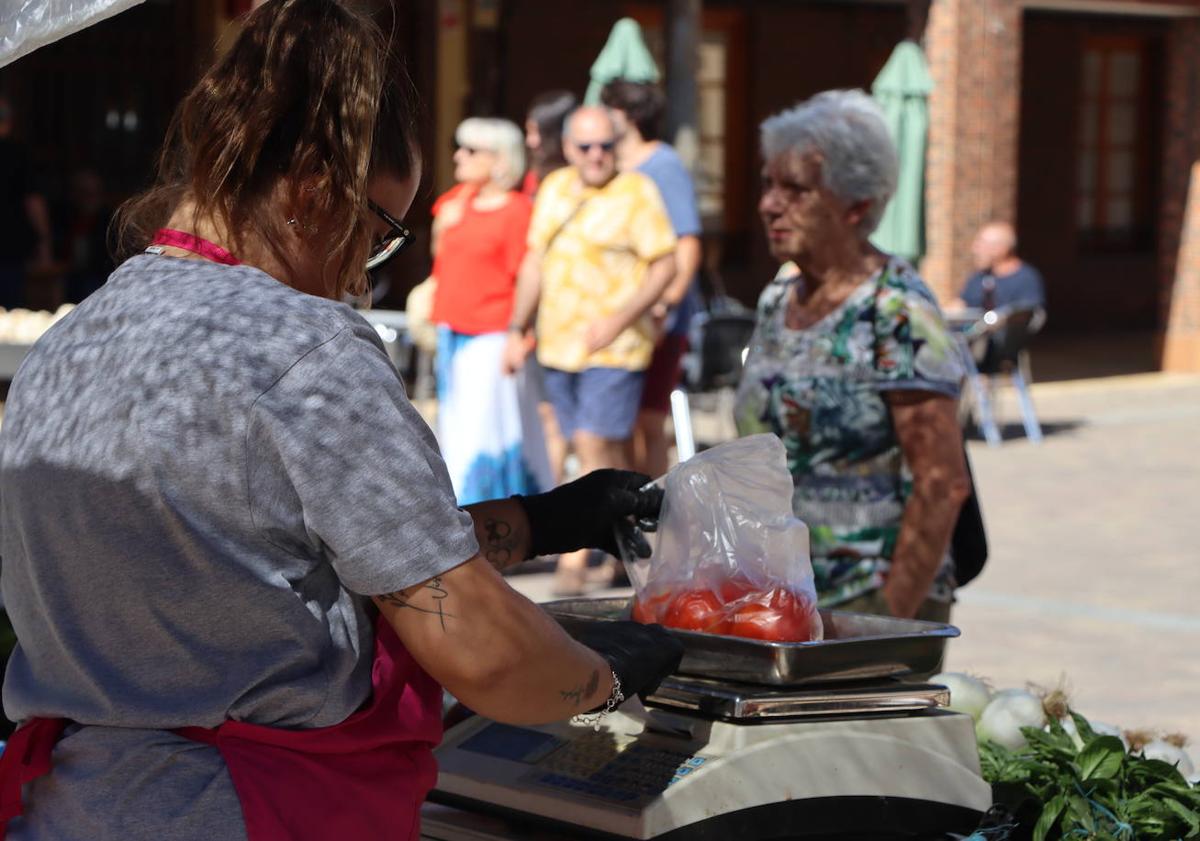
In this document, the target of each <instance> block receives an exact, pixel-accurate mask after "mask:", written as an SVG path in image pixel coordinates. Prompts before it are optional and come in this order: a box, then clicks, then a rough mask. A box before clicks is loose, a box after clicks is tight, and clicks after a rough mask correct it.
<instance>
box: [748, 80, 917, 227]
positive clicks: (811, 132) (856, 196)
mask: <svg viewBox="0 0 1200 841" xmlns="http://www.w3.org/2000/svg"><path fill="white" fill-rule="evenodd" d="M762 152H763V157H764V158H765V159H766V160H768V161H771V160H774V159H775V158H777V157H779V156H781V155H787V154H799V155H816V156H818V157H819V158H820V161H821V178H822V183H823V184H824V185H825V186H826V187H828V188H829V190H830V191H831V192H833V194H834V195H836V196H837V197H838V198H840V199H842V200H843V201H846V202H860V201H870V203H871V206H870V208H869V209H868V210H867V212H866V214H864V216H863V218H862V220H861V221H860V222H859V223H858V226H859V229H860V230H861V231H862V234H863V236H866V235H868V234H870V233H871V232H872V231H874V230H875V228H876V227H877V226H878V225H879V220H880V219H881V218H882V217H883V211H884V208H886V207H887V203H888V201H889V200H890V199H891V197H892V193H894V192H895V191H896V177H897V173H898V170H899V169H900V162H899V160H898V159H897V157H896V145H895V143H893V142H892V137H891V134H890V133H889V132H888V127H887V123H886V122H884V119H883V112H882V111H881V110H880V108H879V105H878V104H876V102H875V100H873V99H872V98H871V97H869V96H868V95H867V94H865V93H863V92H862V91H860V90H835V91H825V92H824V93H819V94H817V95H816V96H814V97H812V98H811V99H808V100H805V101H804V102H801V103H800V104H799V105H796V106H794V107H792V108H789V109H787V110H786V111H781V112H779V113H778V114H776V115H774V116H773V117H769V118H767V119H766V120H764V121H763V124H762Z"/></svg>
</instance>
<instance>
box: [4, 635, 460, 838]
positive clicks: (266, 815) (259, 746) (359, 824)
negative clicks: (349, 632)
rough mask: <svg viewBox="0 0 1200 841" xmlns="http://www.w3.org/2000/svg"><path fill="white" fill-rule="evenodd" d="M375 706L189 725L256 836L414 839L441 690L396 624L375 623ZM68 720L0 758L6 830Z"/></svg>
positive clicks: (430, 771) (39, 726)
mask: <svg viewBox="0 0 1200 841" xmlns="http://www.w3.org/2000/svg"><path fill="white" fill-rule="evenodd" d="M371 684H372V688H373V690H374V691H373V694H372V697H371V701H370V702H369V704H368V705H367V706H366V707H364V708H363V709H361V710H359V711H358V712H356V713H354V714H353V715H351V716H350V717H349V718H347V719H346V720H345V721H343V722H342V723H341V724H336V725H334V726H332V727H321V728H316V729H311V730H285V729H281V728H275V727H263V726H261V725H257V724H246V723H244V722H240V721H227V722H225V723H224V724H222V725H220V726H219V727H216V728H212V729H207V728H202V727H185V728H183V729H181V730H177V731H176V732H177V733H179V734H180V735H182V736H184V737H186V738H188V739H192V740H193V741H197V742H203V743H205V744H209V745H214V746H215V747H216V748H217V750H219V751H220V752H221V756H222V757H223V758H224V760H225V764H226V765H227V766H228V767H229V776H230V777H231V778H232V779H233V785H234V788H235V789H236V790H237V795H238V800H239V801H240V802H241V806H242V817H243V818H244V820H245V823H246V835H247V837H248V839H249V841H326V839H333V838H353V839H361V841H375V839H378V841H385V839H386V841H415V839H416V838H417V836H418V833H419V829H420V810H421V804H422V803H423V802H424V800H425V795H426V794H428V793H429V790H430V789H431V788H433V785H434V783H435V782H436V781H437V764H436V762H435V761H434V758H433V747H434V746H435V745H436V744H437V743H438V741H440V739H441V736H442V723H441V700H442V692H441V687H440V686H438V684H437V683H436V682H435V681H434V680H433V678H431V677H430V676H429V675H428V674H426V673H425V671H424V670H423V669H422V668H421V667H420V666H419V665H417V663H416V661H415V660H413V658H412V655H411V654H409V653H408V650H407V649H405V647H404V645H403V644H402V643H401V642H400V639H399V638H398V637H397V636H396V633H395V632H394V631H393V630H392V628H391V626H390V625H389V624H388V623H387V622H386V621H385V620H384V619H383V618H382V617H380V619H379V621H377V622H376V625H375V662H374V666H373V669H372V675H371ZM65 725H66V722H65V721H63V720H62V719H44V718H43V719H32V720H30V721H28V722H26V723H25V724H23V725H22V726H21V727H20V728H19V729H18V730H17V731H16V733H14V734H13V736H12V738H11V739H10V740H9V743H8V747H7V749H6V750H5V752H4V756H3V757H0V837H2V836H3V833H4V831H6V830H7V826H8V821H9V820H10V819H11V818H13V817H16V816H17V815H20V814H21V786H22V785H24V784H26V783H28V782H30V781H31V780H34V779H36V778H37V777H40V776H41V775H43V774H46V773H48V772H49V770H50V765H51V751H52V750H53V748H54V743H55V742H56V741H58V739H59V737H60V736H61V735H62V731H63V728H64V727H65Z"/></svg>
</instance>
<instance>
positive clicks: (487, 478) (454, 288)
mask: <svg viewBox="0 0 1200 841" xmlns="http://www.w3.org/2000/svg"><path fill="white" fill-rule="evenodd" d="M455 140H456V141H457V143H458V150H457V151H456V152H455V153H454V177H455V180H457V181H458V184H457V185H456V186H455V187H454V188H453V189H451V190H450V191H449V192H447V193H446V194H445V195H443V196H442V197H441V198H439V199H438V200H437V202H435V203H434V206H433V213H434V220H433V251H434V261H433V276H434V277H435V278H436V279H437V291H436V292H435V293H434V297H433V312H432V314H431V320H432V321H433V322H434V323H435V324H437V325H438V354H437V359H438V362H437V374H438V377H437V379H438V439H439V441H440V443H441V446H442V455H443V457H444V458H445V460H446V467H447V468H448V469H449V471H450V479H451V481H452V482H453V483H454V490H455V493H456V494H457V496H458V501H459V503H460V504H462V505H468V504H470V503H473V502H478V501H480V500H484V499H495V498H503V497H507V496H510V495H512V494H518V493H529V492H536V491H539V490H545V489H547V488H549V487H550V486H551V484H552V476H551V472H550V462H549V459H548V458H547V457H546V444H545V440H544V439H543V437H542V430H541V422H540V421H539V419H538V415H537V402H536V395H535V393H534V392H533V391H532V389H531V388H530V386H529V384H528V383H527V375H524V374H522V373H518V374H516V375H512V376H509V375H505V374H503V373H502V372H501V369H500V356H501V353H502V351H503V349H504V342H505V337H506V331H507V329H508V323H509V321H510V319H511V316H512V305H513V294H514V292H515V289H516V280H517V269H518V268H519V267H520V265H521V260H522V258H523V257H524V256H525V234H526V230H527V229H528V227H529V217H530V215H531V214H532V212H533V202H532V201H531V200H530V199H529V197H528V196H525V195H522V194H521V193H520V192H519V191H517V189H516V187H517V184H518V183H519V181H520V178H521V175H522V173H523V172H524V169H525V145H524V137H523V136H522V134H521V131H520V129H518V128H517V127H516V126H515V125H513V124H512V123H510V122H508V121H507V120H499V119H485V118H480V117H474V118H471V119H468V120H465V121H463V123H462V124H461V125H460V126H459V127H458V129H457V131H456V132H455Z"/></svg>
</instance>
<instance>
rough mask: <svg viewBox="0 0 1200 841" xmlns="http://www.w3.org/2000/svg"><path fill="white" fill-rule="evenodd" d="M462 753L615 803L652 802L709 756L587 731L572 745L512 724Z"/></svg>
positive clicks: (492, 727)
mask: <svg viewBox="0 0 1200 841" xmlns="http://www.w3.org/2000/svg"><path fill="white" fill-rule="evenodd" d="M459 749H460V750H464V751H469V752H472V753H479V754H483V755H485V756H490V757H493V758H496V759H504V760H508V761H510V762H520V763H523V764H527V765H532V766H534V767H533V769H532V770H531V771H530V772H529V773H527V774H525V775H523V776H522V778H521V782H522V783H524V784H526V785H530V784H531V785H535V786H539V787H542V788H547V789H552V790H557V791H561V792H570V793H571V794H575V795H582V796H585V797H593V798H597V799H599V800H604V801H607V802H609V803H614V804H630V805H632V804H636V803H638V802H639V801H643V800H649V799H653V798H655V797H657V796H658V795H660V794H662V793H663V792H664V791H666V790H667V789H668V788H669V787H670V786H672V785H674V784H676V783H679V782H682V781H683V780H684V779H686V778H688V777H689V776H690V775H692V774H694V773H696V772H697V771H699V770H700V768H702V767H703V766H704V764H705V763H706V762H707V761H708V757H706V756H702V755H700V754H697V753H691V752H686V751H676V750H667V749H664V748H658V747H651V746H649V745H645V744H639V743H637V742H636V741H632V740H616V739H614V738H613V735H612V734H611V733H607V732H604V731H601V732H596V731H584V732H583V733H582V734H581V735H576V736H575V738H572V739H570V740H567V739H561V738H558V737H557V736H554V735H551V734H549V733H545V732H542V731H538V730H530V729H528V728H524V727H514V726H512V725H508V724H495V723H493V724H489V725H488V726H487V727H485V728H484V729H482V730H480V731H479V732H478V733H476V734H474V735H473V736H471V737H470V738H468V739H465V740H464V741H463V742H462V743H461V745H460V746H459Z"/></svg>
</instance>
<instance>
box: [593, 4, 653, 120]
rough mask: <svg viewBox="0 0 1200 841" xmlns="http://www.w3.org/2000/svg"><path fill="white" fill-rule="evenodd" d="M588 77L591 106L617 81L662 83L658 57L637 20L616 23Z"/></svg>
mask: <svg viewBox="0 0 1200 841" xmlns="http://www.w3.org/2000/svg"><path fill="white" fill-rule="evenodd" d="M588 75H589V76H591V80H592V81H591V82H590V83H589V84H588V89H587V96H585V97H584V98H583V101H584V102H586V103H587V104H588V105H596V104H597V103H599V102H600V90H601V88H603V87H604V86H605V85H606V84H608V83H609V82H611V81H612V80H613V79H625V80H626V81H629V82H646V83H648V84H654V83H655V82H657V81H658V79H659V73H658V65H657V64H655V63H654V56H652V55H650V50H649V48H648V47H647V46H646V41H645V39H644V38H642V27H640V26H639V25H638V22H637V21H636V20H634V19H633V18H621V19H620V20H619V21H617V22H616V24H615V25H614V26H613V28H612V32H610V33H609V35H608V41H607V42H606V43H605V44H604V49H602V50H601V51H600V55H598V56H596V61H595V62H594V63H593V64H592V69H591V71H590V73H589V74H588Z"/></svg>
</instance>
